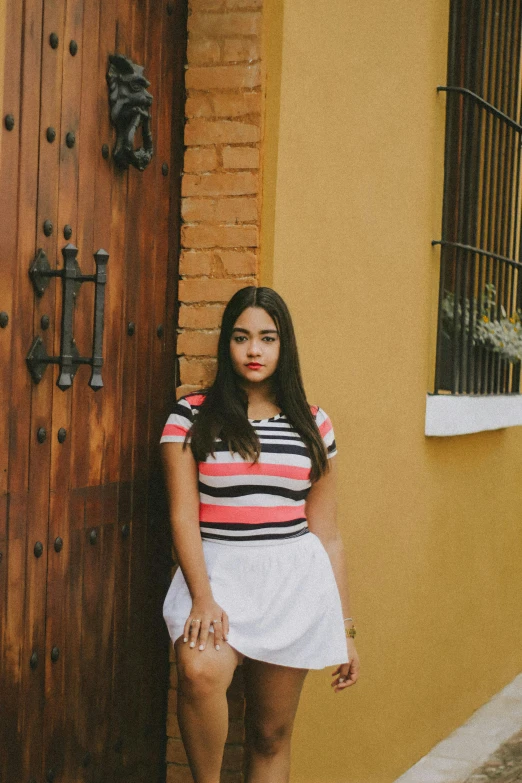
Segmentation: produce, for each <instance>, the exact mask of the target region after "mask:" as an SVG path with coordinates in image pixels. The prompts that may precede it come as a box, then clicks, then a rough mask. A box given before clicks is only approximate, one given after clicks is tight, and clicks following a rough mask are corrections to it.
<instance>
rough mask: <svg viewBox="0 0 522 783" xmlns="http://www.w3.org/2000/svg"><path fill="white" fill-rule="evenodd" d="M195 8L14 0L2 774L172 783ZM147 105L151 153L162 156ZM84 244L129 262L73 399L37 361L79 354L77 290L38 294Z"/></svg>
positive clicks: (5, 321) (8, 152) (83, 322)
mask: <svg viewBox="0 0 522 783" xmlns="http://www.w3.org/2000/svg"><path fill="white" fill-rule="evenodd" d="M184 5H185V3H184V0H168V1H167V0H24V2H23V3H22V2H20V0H7V2H6V8H5V9H4V11H5V41H6V47H5V61H4V92H3V114H2V123H3V124H2V128H1V131H0V134H1V139H0V143H1V147H0V151H1V171H0V203H1V211H0V214H1V216H2V229H1V231H0V312H1V314H0V372H1V378H0V443H1V446H2V447H1V449H0V463H1V465H0V467H1V469H0V482H1V484H0V553H1V554H0V558H1V559H0V615H1V616H0V620H1V631H0V642H1V654H0V666H1V670H0V674H1V680H0V700H1V705H0V780H1V781H2V783H25V782H27V783H29V781H31V783H43V781H56V782H57V783H61V782H62V781H63V783H78V781H90V782H92V783H94V781H100V782H101V781H103V783H110V782H111V781H125V783H131V782H132V781H140V783H141V781H143V783H145V781H146V782H147V783H155V782H156V781H161V780H163V779H164V774H165V768H164V758H165V715H166V697H167V679H168V639H167V634H166V630H165V627H164V623H163V619H162V615H161V606H162V601H163V597H164V595H165V592H166V590H167V588H168V584H169V580H170V564H171V558H170V543H169V536H168V523H167V515H166V505H165V500H164V495H163V493H162V488H161V468H160V464H159V457H158V453H159V450H158V446H157V444H158V442H159V437H160V434H161V428H162V425H163V422H164V420H165V418H166V415H167V413H168V408H169V404H170V401H171V399H172V397H173V390H174V388H175V360H174V357H175V324H176V318H177V310H176V280H177V259H178V234H179V217H178V216H179V183H180V171H181V165H182V150H183V147H182V129H183V69H184V61H185V53H184V46H185V44H184V41H185V29H186V19H185V8H184ZM1 16H2V13H0V17H1ZM1 28H2V26H1V25H0V32H1ZM116 54H119V55H122V56H124V57H126V58H128V60H127V63H134V64H136V65H139V66H143V67H144V72H143V76H144V77H145V78H146V79H147V80H148V81H149V82H150V86H149V87H146V84H145V82H144V81H143V80H142V79H140V78H139V73H140V72H139V71H137V72H136V73H135V74H134V77H133V76H132V74H131V73H125V72H124V71H125V67H124V66H125V63H124V61H123V60H121V58H120V59H119V60H117V61H116V62H117V67H116V71H117V77H116V81H113V82H112V87H113V88H114V90H115V95H116V98H119V97H122V102H121V103H122V106H123V112H125V109H126V107H128V106H129V105H130V104H131V103H132V102H133V101H135V100H137V99H140V100H141V99H144V93H143V91H144V90H145V89H146V90H147V91H148V92H149V93H150V94H151V95H152V96H153V99H152V106H151V108H150V116H151V121H150V130H151V134H152V144H153V147H154V152H153V155H152V158H151V160H150V163H149V165H148V166H147V167H146V168H144V169H143V170H139V169H138V168H136V167H135V166H134V165H130V166H129V167H128V168H123V167H122V166H123V163H124V161H123V162H122V165H117V163H116V161H115V159H114V156H113V154H112V150H113V147H114V144H115V140H116V129H115V127H114V126H113V124H112V123H111V116H110V111H109V97H108V83H107V78H106V77H107V73H108V69H109V56H110V55H116ZM128 67H129V68H130V67H131V66H130V65H129V66H128ZM122 68H123V71H122V70H121V69H122ZM118 69H119V70H118ZM113 73H114V72H113ZM115 85H116V86H115ZM113 98H114V95H113ZM145 115H146V111H145V110H143V113H142V115H141V117H142V124H141V127H140V128H138V130H137V132H136V136H135V138H134V148H138V147H140V145H141V146H144V147H148V146H149V141H150V140H149V136H148V132H147V131H148V125H149V123H148V120H147V119H146V117H145ZM118 116H119V118H120V119H121V118H122V116H123V114H122V113H120V114H119V115H118ZM129 116H130V117H131V118H136V117H137V115H136V114H135V113H133V112H130V114H129ZM125 124H126V122H124V121H123V120H122V125H123V126H125ZM127 125H128V122H127ZM131 135H132V134H131ZM129 157H130V158H134V162H136V161H137V158H136V156H134V155H133V153H132V152H131V153H130V155H129ZM145 157H146V156H145ZM137 162H138V163H140V161H139V160H138V161H137ZM68 243H71V244H73V245H74V246H75V247H76V248H77V261H78V263H79V266H80V268H81V274H82V275H90V276H94V275H95V272H96V265H95V259H94V254H95V253H96V252H97V251H99V250H101V249H103V250H105V251H106V253H107V254H108V257H109V258H108V264H107V267H106V272H107V282H106V284H105V286H104V291H105V301H104V333H103V367H102V369H101V374H102V378H103V387H102V388H100V389H99V390H97V391H94V390H93V388H91V387H90V386H89V380H90V377H91V372H92V368H91V367H90V366H89V365H88V364H78V363H76V364H73V367H74V369H75V370H76V374H75V376H74V378H73V380H72V385H71V386H70V387H68V388H67V387H66V388H65V389H61V388H58V386H57V380H58V377H59V375H60V370H61V366H60V365H59V364H52V363H50V364H48V365H46V366H43V369H42V366H40V370H41V371H42V377H41V380H39V382H35V380H34V379H33V378H32V377H31V375H30V373H29V371H28V365H27V363H26V357H27V355H28V352H29V349H30V348H31V346H32V345H33V344H34V340H35V338H36V337H39V338H40V340H41V347H42V350H43V349H44V350H45V352H46V353H47V355H48V356H49V357H59V356H60V351H61V347H62V326H63V324H62V320H63V317H62V312H63V308H64V307H65V306H66V303H67V302H70V301H71V299H70V298H69V297H68V294H66V286H65V284H64V281H63V278H62V277H59V276H50V277H47V278H46V282H47V283H48V285H47V287H46V288H45V290H44V291H43V293H41V295H39V294H37V293H36V292H35V288H34V286H33V282H32V280H31V278H30V276H29V268H30V266H31V263H32V262H33V260H34V259H35V256H36V254H37V252H38V251H41V253H40V261H41V259H42V252H43V253H45V255H46V258H47V259H48V262H49V267H50V271H57V270H61V269H62V268H63V266H64V256H63V252H62V251H63V249H64V248H65V246H66V245H67V244H68ZM68 252H69V254H71V253H72V254H73V255H74V254H75V251H74V250H72V249H71V248H69V250H68ZM95 289H96V285H95V283H94V282H93V281H92V280H87V281H85V282H83V283H82V284H81V286H79V290H78V291H77V293H76V297H75V300H74V301H73V305H72V310H73V330H74V340H75V344H76V349H77V350H78V352H79V354H80V355H81V356H82V357H85V358H89V357H91V356H92V353H93V329H94V307H95V301H94V300H95ZM102 290H103V286H102V285H99V286H98V292H99V293H101V291H102ZM99 306H100V301H99V300H98V309H99ZM98 326H100V321H98ZM64 328H65V326H64ZM64 333H65V332H64ZM69 347H70V346H69ZM65 353H67V351H66V352H65ZM69 354H70V351H69ZM70 355H72V354H70ZM64 366H65V365H64ZM62 385H63V384H62Z"/></svg>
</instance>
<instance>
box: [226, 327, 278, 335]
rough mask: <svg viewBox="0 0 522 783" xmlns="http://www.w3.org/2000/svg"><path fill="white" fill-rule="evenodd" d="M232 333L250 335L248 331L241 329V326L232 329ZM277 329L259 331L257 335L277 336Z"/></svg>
mask: <svg viewBox="0 0 522 783" xmlns="http://www.w3.org/2000/svg"><path fill="white" fill-rule="evenodd" d="M232 331H233V332H244V333H245V334H250V332H249V331H248V329H243V328H242V327H241V326H234V328H233V329H232ZM277 333H278V332H277V329H260V330H259V334H277Z"/></svg>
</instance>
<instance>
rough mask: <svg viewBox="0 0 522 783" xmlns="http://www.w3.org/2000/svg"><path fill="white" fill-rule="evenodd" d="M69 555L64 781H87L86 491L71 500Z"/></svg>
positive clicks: (66, 603)
mask: <svg viewBox="0 0 522 783" xmlns="http://www.w3.org/2000/svg"><path fill="white" fill-rule="evenodd" d="M69 518H70V521H71V525H70V528H69V532H68V542H67V554H68V558H69V563H70V568H69V580H68V586H67V588H68V589H67V592H66V594H65V615H66V617H67V640H66V645H65V647H64V669H65V672H64V679H65V682H66V683H67V690H66V693H65V720H66V724H67V727H68V728H67V733H66V734H65V737H64V745H65V749H64V770H63V777H64V780H74V781H79V782H80V781H82V780H84V770H85V767H84V766H83V763H82V762H83V760H84V759H85V751H84V747H83V746H82V743H81V740H80V726H79V713H80V712H81V709H82V704H81V677H80V674H81V658H82V584H83V549H84V545H85V546H89V544H88V543H87V544H85V531H84V520H85V497H84V493H82V492H73V493H71V495H70V500H69Z"/></svg>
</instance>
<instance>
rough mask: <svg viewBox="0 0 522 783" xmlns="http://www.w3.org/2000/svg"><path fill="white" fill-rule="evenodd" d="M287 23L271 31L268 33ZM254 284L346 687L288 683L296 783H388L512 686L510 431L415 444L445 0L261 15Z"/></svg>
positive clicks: (436, 222)
mask: <svg viewBox="0 0 522 783" xmlns="http://www.w3.org/2000/svg"><path fill="white" fill-rule="evenodd" d="M283 11H284V14H283ZM265 19H266V31H265V32H266V38H265V42H266V43H265V45H266V57H267V76H268V78H267V90H268V93H267V102H266V106H267V116H266V125H265V132H266V136H265V138H266V143H265V161H264V172H265V177H264V192H263V199H264V203H263V225H262V249H263V265H262V270H261V280H260V284H261V285H270V286H273V287H274V288H275V289H276V290H277V291H279V292H280V293H281V294H282V296H283V297H284V298H285V300H286V301H287V302H288V304H289V306H290V308H291V311H292V313H293V316H294V319H295V325H296V329H297V334H298V341H299V346H300V356H301V360H302V364H303V371H304V377H305V384H306V388H307V392H308V399H309V401H310V402H313V403H317V404H320V405H321V406H323V407H324V408H325V409H326V410H327V412H328V413H329V414H330V416H331V418H332V421H333V424H334V429H335V433H336V438H337V442H338V447H339V457H338V460H339V469H340V470H339V473H340V482H339V525H340V527H341V529H342V532H343V537H344V540H345V543H346V546H347V550H348V562H349V572H350V587H351V592H352V596H353V613H354V615H355V617H356V618H357V620H358V628H359V635H358V642H359V643H358V649H359V652H360V655H361V658H362V667H363V669H362V676H361V679H360V681H359V683H358V684H357V685H356V686H355V687H354V688H353V689H351V690H349V691H348V692H344V693H343V694H337V695H334V694H333V693H332V692H331V690H330V687H329V683H330V679H331V677H330V671H331V669H325V670H324V671H321V672H313V673H310V675H309V676H308V678H307V682H306V685H305V690H304V692H303V696H302V700H301V705H300V708H299V714H298V719H297V722H296V727H295V734H294V747H293V761H292V764H293V773H292V781H293V782H295V783H312V782H313V783H319V781H320V782H321V783H327V781H328V782H329V781H339V783H341V781H342V783H388V781H393V780H395V778H396V777H398V776H399V774H400V773H402V772H403V771H404V770H405V769H407V768H408V767H409V766H411V765H412V764H413V763H414V762H415V761H417V760H418V759H419V758H420V757H421V756H422V755H424V754H425V753H426V752H427V751H428V750H430V748H431V747H432V746H433V745H435V744H436V743H437V742H438V741H439V740H440V739H442V738H443V737H444V736H446V735H447V734H448V733H450V732H451V731H452V730H453V729H454V728H455V727H457V726H458V725H460V724H461V723H462V722H463V721H464V720H466V718H467V717H468V716H469V715H470V714H471V713H472V712H473V710H475V709H476V708H477V707H479V706H480V705H481V704H483V703H484V702H485V701H487V700H488V698H489V697H490V696H491V695H492V694H494V693H495V692H496V691H498V690H499V689H500V688H501V687H502V686H503V685H504V684H506V683H507V682H508V681H510V680H511V679H512V678H513V677H514V676H515V675H516V674H517V673H518V672H519V671H521V670H522V613H521V612H520V594H521V589H522V558H521V557H520V552H521V551H522V524H521V522H522V482H521V481H520V465H521V463H522V429H521V428H520V427H512V428H507V429H504V430H499V431H493V432H484V433H479V434H474V435H468V436H459V437H453V438H438V439H435V438H432V439H430V438H426V437H425V436H424V434H423V433H424V414H425V395H426V392H427V391H431V390H432V378H433V370H434V350H433V348H434V338H435V317H436V305H437V283H438V259H439V256H438V251H437V250H433V249H432V248H431V245H430V242H431V240H432V239H434V238H439V236H440V215H441V196H442V177H443V142H444V97H443V96H438V95H437V93H436V89H435V88H436V86H437V85H438V84H443V83H445V75H446V51H447V50H446V47H447V24H448V2H447V1H446V0H426V2H424V3H419V2H418V1H417V0H403V1H402V2H401V3H390V2H388V0H375V2H373V3H361V2H356V1H355V0H284V4H283V0H267V2H266V14H265Z"/></svg>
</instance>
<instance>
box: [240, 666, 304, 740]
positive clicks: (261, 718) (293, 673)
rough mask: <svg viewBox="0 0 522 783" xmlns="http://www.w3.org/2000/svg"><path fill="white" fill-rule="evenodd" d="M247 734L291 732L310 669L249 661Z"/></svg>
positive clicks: (247, 676) (244, 670)
mask: <svg viewBox="0 0 522 783" xmlns="http://www.w3.org/2000/svg"><path fill="white" fill-rule="evenodd" d="M243 674H244V682H245V699H246V709H245V723H246V728H247V731H248V730H250V731H253V732H255V733H261V734H266V735H271V734H273V733H274V734H277V733H283V734H284V733H285V732H289V731H291V728H292V725H293V722H294V718H295V714H296V712H297V707H298V704H299V698H300V696H301V690H302V687H303V684H304V681H305V677H306V675H307V674H308V669H297V668H294V667H290V666H279V665H276V664H273V663H265V661H256V660H254V659H253V658H245V661H244V665H243Z"/></svg>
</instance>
